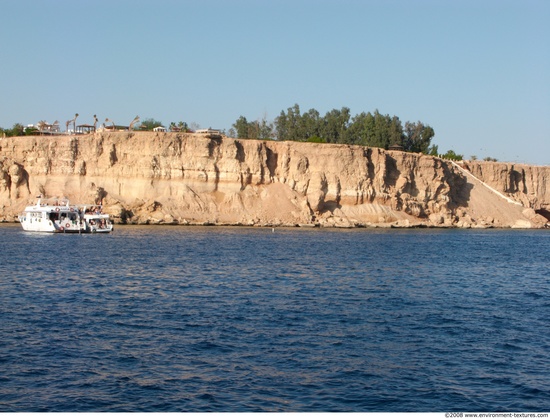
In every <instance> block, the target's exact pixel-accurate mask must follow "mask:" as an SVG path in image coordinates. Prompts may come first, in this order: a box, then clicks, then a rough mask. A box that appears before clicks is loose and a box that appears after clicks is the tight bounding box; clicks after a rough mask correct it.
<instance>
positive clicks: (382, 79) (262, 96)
mask: <svg viewBox="0 0 550 418" xmlns="http://www.w3.org/2000/svg"><path fill="white" fill-rule="evenodd" d="M0 16H1V19H0V54H1V64H0V69H1V71H0V127H4V128H11V127H12V126H13V124H14V123H23V124H25V125H26V124H31V123H36V122H38V121H39V120H47V121H49V122H53V121H54V120H56V119H57V120H59V121H60V122H61V125H62V127H63V129H64V127H65V121H67V120H69V119H71V118H72V117H73V116H74V114H75V113H79V114H80V117H79V120H78V121H79V122H81V123H93V115H94V114H97V115H98V118H99V120H100V121H101V122H102V121H104V120H105V118H109V119H112V120H113V121H114V122H115V123H116V124H120V125H128V124H129V123H130V121H131V120H132V119H133V118H134V116H136V115H139V116H140V117H141V118H142V120H143V119H146V118H154V119H156V120H159V121H162V122H163V123H164V124H165V125H168V124H169V123H170V122H172V121H173V122H178V121H180V120H181V121H185V122H187V123H189V124H191V123H195V124H196V125H198V126H200V127H202V128H208V127H213V128H221V129H229V128H230V127H231V125H232V124H233V123H234V122H235V121H236V120H237V118H238V117H239V116H241V115H243V116H245V117H246V118H247V119H248V120H255V119H258V118H262V117H264V116H267V118H268V119H269V120H272V119H274V118H275V117H276V116H277V115H278V114H279V113H280V112H281V111H282V110H286V109H287V108H288V107H291V106H293V105H294V104H295V103H298V104H299V105H300V108H301V110H302V111H307V110H309V109H311V108H315V109H317V110H318V111H319V112H320V113H321V114H324V113H325V112H327V111H329V110H331V109H334V108H337V109H340V108H342V107H343V106H346V107H349V108H350V109H351V113H352V115H355V114H357V113H360V112H363V111H365V112H368V111H370V112H373V111H374V110H376V109H378V110H379V111H380V112H381V113H383V114H389V115H392V116H393V115H396V116H398V117H399V118H400V119H401V121H402V122H403V124H404V123H405V122H406V121H411V122H414V121H418V120H420V121H422V122H424V123H426V124H429V125H430V126H432V127H433V128H434V130H435V133H436V135H435V138H434V140H433V143H435V144H437V145H438V146H439V151H440V152H441V151H447V150H449V149H453V150H454V151H456V152H457V153H461V154H464V156H465V157H466V158H469V157H470V156H471V155H476V156H478V158H483V157H486V156H491V157H493V158H497V159H498V160H500V161H517V162H527V163H531V164H544V165H550V1H548V0H513V1H512V0H492V1H491V0H460V1H455V0H377V1H374V0H200V1H199V0H193V1H187V0H154V1H153V0H94V1H86V0H0Z"/></svg>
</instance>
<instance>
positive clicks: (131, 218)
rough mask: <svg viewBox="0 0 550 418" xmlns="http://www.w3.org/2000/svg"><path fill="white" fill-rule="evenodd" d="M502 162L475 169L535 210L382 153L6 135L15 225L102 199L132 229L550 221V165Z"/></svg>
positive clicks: (3, 180) (5, 166)
mask: <svg viewBox="0 0 550 418" xmlns="http://www.w3.org/2000/svg"><path fill="white" fill-rule="evenodd" d="M501 166H502V165H498V164H496V165H495V167H497V168H494V169H492V171H490V170H488V169H487V168H486V166H485V165H484V164H477V165H476V164H470V165H469V167H465V168H467V169H469V170H470V171H471V172H472V173H473V174H475V175H476V176H478V177H480V178H482V179H483V180H484V181H485V182H487V183H489V184H490V185H491V186H493V187H494V188H495V189H498V190H501V191H502V192H503V193H506V194H508V195H509V196H510V197H512V198H513V199H516V200H517V201H519V202H521V203H522V204H523V205H524V206H520V205H515V204H513V203H510V202H508V201H507V200H506V199H504V198H503V197H502V196H499V195H497V194H496V193H493V192H492V191H491V190H489V189H488V188H487V187H486V186H484V185H483V184H482V183H481V182H479V181H478V180H476V179H475V178H473V176H471V175H470V174H469V173H467V172H464V171H463V170H461V169H460V168H459V167H457V166H456V165H454V164H451V163H450V162H447V161H443V160H440V159H438V158H433V157H430V156H425V155H420V154H411V153H404V152H399V151H384V150H382V149H378V148H365V147H360V146H347V145H336V144H310V143H299V142H277V141H256V140H236V139H231V138H225V137H224V138H209V137H205V136H201V135H195V134H179V133H142V132H116V133H105V132H104V133H96V134H93V135H81V136H55V137H45V136H43V137H20V138H4V139H1V140H0V218H3V219H5V220H8V221H13V220H16V216H17V214H18V213H20V212H21V211H22V210H23V208H24V207H25V206H26V205H27V204H29V203H30V202H33V201H34V200H35V197H36V196H37V195H39V194H42V195H44V196H48V197H54V196H59V197H62V196H66V197H68V198H69V199H71V201H73V202H75V203H96V202H100V201H102V202H103V204H104V207H105V210H106V211H107V212H108V213H110V214H111V215H112V216H113V217H114V219H115V221H118V222H128V223H151V224H157V223H167V224H228V225H289V226H290V225H293V226H294V225H320V226H338V227H351V226H369V225H372V226H377V225H382V226H414V225H426V226H461V227H471V226H474V227H476V226H479V227H485V226H497V227H511V226H519V227H541V226H543V225H544V224H545V223H546V219H545V218H544V217H542V216H540V215H537V214H536V213H535V212H534V210H535V209H536V210H541V209H544V210H547V209H548V208H550V197H549V196H548V187H547V184H548V181H549V180H548V179H549V176H550V173H549V170H548V169H549V167H529V166H523V168H522V170H523V171H522V172H521V173H522V177H521V178H520V179H518V178H516V174H509V173H511V172H512V171H513V172H514V173H515V172H517V170H516V169H515V168H514V170H509V169H508V168H502V167H501ZM498 167H500V168H498ZM499 170H500V171H499ZM491 173H493V174H491ZM503 173H504V174H503ZM506 173H508V174H506ZM506 179H508V180H510V179H512V180H513V181H512V180H510V181H508V180H506ZM506 181H508V183H506ZM503 182H504V183H505V184H504V183H503ZM526 209H529V211H526Z"/></svg>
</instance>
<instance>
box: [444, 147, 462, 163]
mask: <svg viewBox="0 0 550 418" xmlns="http://www.w3.org/2000/svg"><path fill="white" fill-rule="evenodd" d="M442 157H443V158H445V159H447V160H453V161H462V160H463V159H464V158H463V155H460V154H457V153H456V152H454V151H453V150H452V149H451V150H449V151H447V152H446V153H445V154H443V155H442Z"/></svg>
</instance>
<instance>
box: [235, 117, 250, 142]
mask: <svg viewBox="0 0 550 418" xmlns="http://www.w3.org/2000/svg"><path fill="white" fill-rule="evenodd" d="M233 128H235V131H236V134H237V138H241V139H248V138H249V136H248V128H249V124H248V120H246V118H245V117H244V116H240V117H239V119H237V121H236V122H235V123H234V124H233Z"/></svg>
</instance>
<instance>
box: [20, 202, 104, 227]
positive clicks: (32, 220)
mask: <svg viewBox="0 0 550 418" xmlns="http://www.w3.org/2000/svg"><path fill="white" fill-rule="evenodd" d="M19 222H20V223H21V226H22V227H23V229H24V230H25V231H33V232H65V233H67V232H73V233H74V232H76V233H94V232H103V233H105V232H111V231H112V230H113V224H112V222H111V220H110V219H109V215H107V214H104V213H102V212H101V205H71V204H70V203H69V200H68V199H50V200H42V199H41V198H38V201H37V202H36V204H35V205H32V206H27V207H26V208H25V210H24V211H23V213H22V214H21V215H19Z"/></svg>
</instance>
